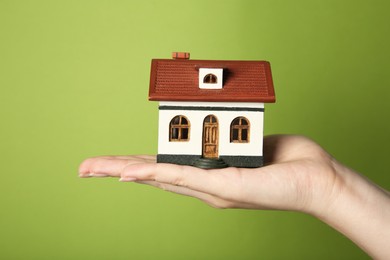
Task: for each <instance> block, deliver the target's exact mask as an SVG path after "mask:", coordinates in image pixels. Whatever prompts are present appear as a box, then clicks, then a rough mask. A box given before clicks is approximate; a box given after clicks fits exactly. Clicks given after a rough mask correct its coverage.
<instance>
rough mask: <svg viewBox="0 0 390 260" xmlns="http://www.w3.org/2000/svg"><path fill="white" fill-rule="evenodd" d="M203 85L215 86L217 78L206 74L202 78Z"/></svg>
mask: <svg viewBox="0 0 390 260" xmlns="http://www.w3.org/2000/svg"><path fill="white" fill-rule="evenodd" d="M203 83H205V84H216V83H217V76H215V75H214V74H211V73H210V74H207V75H206V76H205V77H204V78H203Z"/></svg>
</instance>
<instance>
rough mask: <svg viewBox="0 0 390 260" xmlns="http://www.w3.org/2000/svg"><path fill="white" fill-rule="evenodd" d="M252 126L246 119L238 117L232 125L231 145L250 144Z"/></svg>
mask: <svg viewBox="0 0 390 260" xmlns="http://www.w3.org/2000/svg"><path fill="white" fill-rule="evenodd" d="M249 132H250V124H249V120H248V119H246V118H245V117H242V116H240V117H236V118H235V119H234V120H233V121H232V124H231V125H230V142H231V143H249Z"/></svg>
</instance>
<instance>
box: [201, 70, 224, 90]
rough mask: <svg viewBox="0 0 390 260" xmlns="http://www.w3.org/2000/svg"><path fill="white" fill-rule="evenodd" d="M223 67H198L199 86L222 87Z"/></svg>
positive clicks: (202, 87)
mask: <svg viewBox="0 0 390 260" xmlns="http://www.w3.org/2000/svg"><path fill="white" fill-rule="evenodd" d="M222 84H223V69H222V68H221V69H220V68H200V69H199V88H201V89H221V88H222V87H223V85H222Z"/></svg>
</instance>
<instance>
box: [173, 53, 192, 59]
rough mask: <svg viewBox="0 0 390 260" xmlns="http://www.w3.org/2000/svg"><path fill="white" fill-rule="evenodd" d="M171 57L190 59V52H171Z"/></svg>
mask: <svg viewBox="0 0 390 260" xmlns="http://www.w3.org/2000/svg"><path fill="white" fill-rule="evenodd" d="M172 59H184V60H189V59H190V53H189V52H172Z"/></svg>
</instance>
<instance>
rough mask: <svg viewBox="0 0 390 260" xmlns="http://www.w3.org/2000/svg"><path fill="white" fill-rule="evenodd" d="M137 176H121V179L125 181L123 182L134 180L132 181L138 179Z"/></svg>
mask: <svg viewBox="0 0 390 260" xmlns="http://www.w3.org/2000/svg"><path fill="white" fill-rule="evenodd" d="M136 180H137V178H134V177H121V178H120V179H119V181H123V182H132V181H136Z"/></svg>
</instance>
